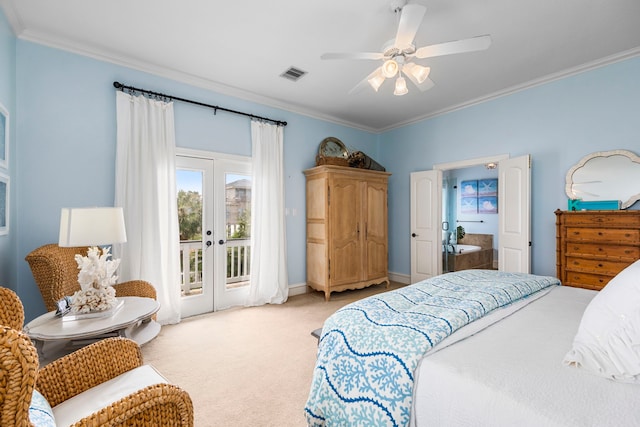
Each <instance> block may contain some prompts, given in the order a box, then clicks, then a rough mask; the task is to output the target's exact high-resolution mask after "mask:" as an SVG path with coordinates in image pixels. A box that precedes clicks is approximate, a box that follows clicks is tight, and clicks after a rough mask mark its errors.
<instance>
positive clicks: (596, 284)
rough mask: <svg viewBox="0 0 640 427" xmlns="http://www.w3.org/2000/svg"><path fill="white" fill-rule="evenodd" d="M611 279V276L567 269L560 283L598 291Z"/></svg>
mask: <svg viewBox="0 0 640 427" xmlns="http://www.w3.org/2000/svg"><path fill="white" fill-rule="evenodd" d="M611 279H613V276H602V275H598V274H589V273H578V272H575V271H567V278H566V280H565V281H564V282H563V283H562V284H563V285H565V286H577V287H579V288H587V289H595V290H598V291H599V290H600V289H602V288H604V287H605V285H606V284H607V283H609V281H610V280H611Z"/></svg>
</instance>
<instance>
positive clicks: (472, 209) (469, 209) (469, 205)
mask: <svg viewBox="0 0 640 427" xmlns="http://www.w3.org/2000/svg"><path fill="white" fill-rule="evenodd" d="M460 213H463V214H475V213H478V198H477V197H462V198H461V199H460Z"/></svg>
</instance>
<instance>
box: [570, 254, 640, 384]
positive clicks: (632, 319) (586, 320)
mask: <svg viewBox="0 0 640 427" xmlns="http://www.w3.org/2000/svg"><path fill="white" fill-rule="evenodd" d="M563 363H564V364H565V365H571V366H576V367H578V368H582V369H585V370H586V371H589V372H591V373H594V374H597V375H600V376H603V377H606V378H609V379H612V380H616V381H621V382H631V383H639V384H640V260H638V261H636V262H634V263H633V264H631V265H630V266H628V267H627V268H625V269H624V270H623V271H621V272H620V273H619V274H618V275H617V276H616V277H614V278H613V279H612V280H611V281H610V282H609V283H608V284H607V286H605V287H604V288H603V289H602V290H601V291H600V292H598V294H597V295H596V296H595V298H593V300H591V302H590V303H589V305H588V306H587V308H586V310H585V311H584V314H583V315H582V320H581V322H580V327H579V328H578V333H577V334H576V336H575V338H574V340H573V348H572V349H571V351H569V353H567V355H566V356H565V357H564V360H563Z"/></svg>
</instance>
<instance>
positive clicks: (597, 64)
mask: <svg viewBox="0 0 640 427" xmlns="http://www.w3.org/2000/svg"><path fill="white" fill-rule="evenodd" d="M636 56H640V47H638V48H634V49H630V50H626V51H623V52H620V53H617V54H615V55H610V56H606V57H604V58H600V59H597V60H595V61H591V62H587V63H585V64H582V65H579V66H577V67H572V68H568V69H566V70H563V71H560V72H557V73H553V74H549V75H546V76H544V77H541V78H539V79H535V80H531V81H528V82H526V83H523V84H520V85H516V86H511V87H509V88H507V89H504V90H501V91H498V92H493V93H490V94H488V95H485V96H481V97H479V98H475V99H472V100H470V101H467V102H463V103H460V104H457V105H453V106H451V107H448V108H444V109H442V110H439V111H436V112H433V113H429V114H425V115H423V116H419V117H415V118H413V119H409V120H406V121H404V122H401V123H398V124H396V125H393V126H388V127H386V128H383V129H378V131H377V132H379V133H384V132H388V131H390V130H393V129H398V128H401V127H403V126H407V125H411V124H414V123H418V122H422V121H424V120H428V119H432V118H434V117H438V116H442V115H445V114H448V113H452V112H454V111H458V110H462V109H464V108H467V107H472V106H474V105H478V104H482V103H484V102H487V101H491V100H494V99H498V98H502V97H504V96H509V95H513V94H514V93H517V92H521V91H524V90H527V89H531V88H533V87H536V86H541V85H544V84H547V83H551V82H554V81H557V80H562V79H564V78H567V77H571V76H575V75H577V74H581V73H584V72H586V71H591V70H594V69H596V68H601V67H604V66H607V65H610V64H614V63H616V62H621V61H624V60H627V59H631V58H634V57H636Z"/></svg>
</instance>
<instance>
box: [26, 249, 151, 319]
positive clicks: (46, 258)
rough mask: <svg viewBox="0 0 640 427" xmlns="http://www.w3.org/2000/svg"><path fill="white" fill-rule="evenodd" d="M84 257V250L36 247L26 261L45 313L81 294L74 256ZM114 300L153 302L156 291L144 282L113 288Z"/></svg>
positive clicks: (134, 281)
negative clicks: (115, 298) (124, 298)
mask: <svg viewBox="0 0 640 427" xmlns="http://www.w3.org/2000/svg"><path fill="white" fill-rule="evenodd" d="M76 254H80V255H82V256H86V255H87V248H86V247H72V248H62V247H60V246H58V245H56V244H49V245H44V246H41V247H39V248H38V249H35V250H33V251H32V252H31V253H29V254H28V255H27V256H26V258H25V260H26V261H27V262H28V263H29V267H31V272H32V273H33V278H34V279H35V281H36V283H37V285H38V288H40V293H41V294H42V299H43V300H44V304H45V305H46V307H47V311H53V310H55V309H56V302H57V301H59V300H60V299H62V298H63V297H65V296H70V295H73V294H74V292H76V291H79V290H80V284H79V283H78V264H77V263H76V260H75V256H76ZM114 289H115V290H116V296H117V297H147V298H153V299H156V289H155V288H154V287H153V285H152V284H151V283H149V282H146V281H144V280H131V281H129V282H123V283H118V284H117V285H115V286H114Z"/></svg>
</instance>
